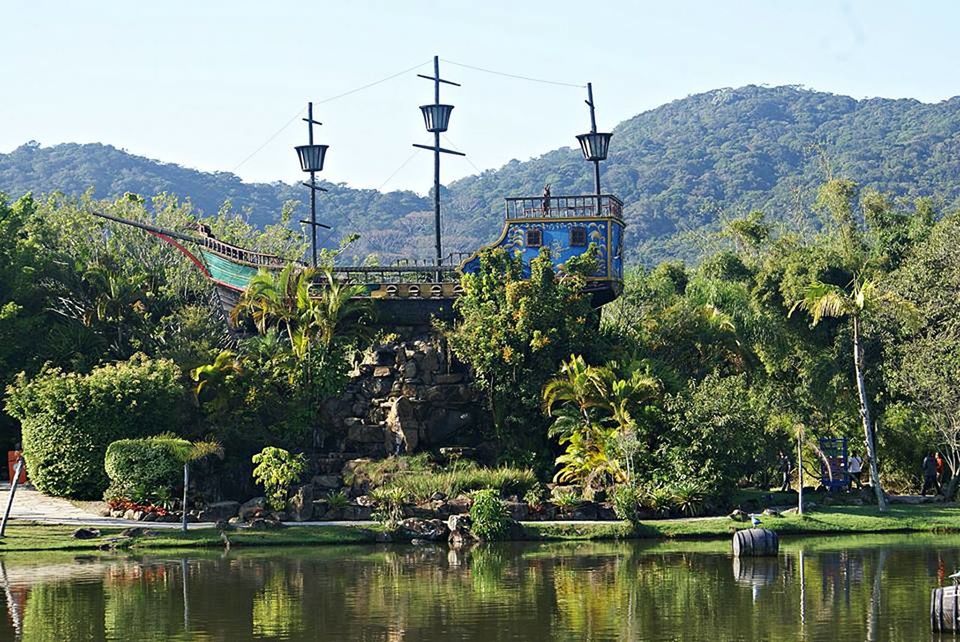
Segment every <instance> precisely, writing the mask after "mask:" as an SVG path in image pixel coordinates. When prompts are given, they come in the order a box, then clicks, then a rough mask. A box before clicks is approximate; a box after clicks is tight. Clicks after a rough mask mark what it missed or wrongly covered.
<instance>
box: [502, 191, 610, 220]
mask: <svg viewBox="0 0 960 642" xmlns="http://www.w3.org/2000/svg"><path fill="white" fill-rule="evenodd" d="M506 216H507V220H508V221H513V220H517V219H525V218H573V217H583V216H609V217H613V218H623V201H621V200H620V199H619V198H617V197H616V196H613V195H610V194H602V195H600V196H596V195H589V196H551V197H550V198H549V199H547V198H544V197H543V196H521V197H519V198H508V199H506Z"/></svg>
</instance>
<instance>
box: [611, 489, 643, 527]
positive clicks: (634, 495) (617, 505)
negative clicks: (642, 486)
mask: <svg viewBox="0 0 960 642" xmlns="http://www.w3.org/2000/svg"><path fill="white" fill-rule="evenodd" d="M640 495H641V493H640V491H639V490H638V489H637V487H636V486H631V485H624V486H617V487H616V488H614V489H613V493H611V497H610V500H611V503H612V504H613V512H614V513H616V514H617V517H619V518H620V519H623V520H626V521H628V522H630V523H631V524H636V523H637V522H638V521H640V503H641V502H640Z"/></svg>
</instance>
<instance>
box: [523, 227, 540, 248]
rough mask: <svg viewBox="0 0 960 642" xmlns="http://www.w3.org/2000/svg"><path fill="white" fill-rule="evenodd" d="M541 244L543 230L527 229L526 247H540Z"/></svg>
mask: <svg viewBox="0 0 960 642" xmlns="http://www.w3.org/2000/svg"><path fill="white" fill-rule="evenodd" d="M541 245H543V230H539V229H533V230H527V247H540V246H541Z"/></svg>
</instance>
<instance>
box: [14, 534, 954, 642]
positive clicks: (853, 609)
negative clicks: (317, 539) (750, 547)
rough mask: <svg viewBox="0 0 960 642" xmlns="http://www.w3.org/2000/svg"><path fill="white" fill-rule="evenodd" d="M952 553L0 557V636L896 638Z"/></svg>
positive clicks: (553, 549) (914, 625)
mask: <svg viewBox="0 0 960 642" xmlns="http://www.w3.org/2000/svg"><path fill="white" fill-rule="evenodd" d="M958 545H960V538H958V537H954V536H951V537H944V536H940V537H933V536H930V537H926V536H919V535H913V536H910V537H909V538H904V537H880V538H864V537H857V538H847V539H841V538H834V539H823V538H821V539H804V540H795V541H794V542H790V541H787V542H784V544H783V546H782V551H781V555H780V556H779V557H778V558H744V559H739V560H734V559H733V558H732V557H731V556H730V554H729V552H728V550H727V547H728V545H727V543H725V542H718V543H667V544H660V545H650V544H639V543H613V544H594V543H591V544H581V543H576V544H573V543H571V544H552V545H524V546H488V547H481V548H477V549H474V550H473V551H469V552H463V551H451V550H448V549H447V548H446V547H436V548H432V547H422V548H421V547H392V548H386V547H379V548H373V547H349V548H346V547H345V548H322V549H313V550H308V551H303V550H296V551H291V552H288V553H285V554H282V555H277V554H275V553H270V554H264V553H259V552H254V551H244V552H240V553H233V554H230V555H227V556H222V557H214V556H210V557H207V556H192V557H191V558H190V559H189V560H187V559H179V558H177V559H171V558H167V557H154V556H147V557H124V558H116V557H101V558H96V559H93V560H90V559H86V560H84V559H81V560H75V559H73V558H70V557H62V556H47V557H44V558H43V559H41V560H37V559H33V558H29V557H18V556H13V555H8V556H6V557H5V558H4V559H3V560H2V561H3V563H2V564H0V581H2V582H3V587H2V588H3V591H2V592H0V597H2V599H3V600H4V605H5V610H6V613H7V616H6V618H5V619H4V620H3V621H0V639H4V640H6V639H10V640H14V639H20V640H27V641H31V640H56V642H64V641H68V640H75V639H76V640H99V639H112V640H132V639H136V640H192V639H207V638H209V639H220V640H233V639H248V638H252V637H257V638H260V639H289V640H316V639H330V640H344V639H362V640H370V641H381V640H382V641H390V642H397V641H400V640H424V639H468V640H469V639H477V640H484V642H497V641H499V640H533V641H537V640H555V639H563V640H573V639H576V640H587V639H620V640H636V639H649V640H659V639H662V640H667V639H676V638H684V639H730V638H739V639H778V640H790V639H811V640H816V639H830V640H844V639H851V640H852V639H857V640H862V639H868V640H873V639H878V638H881V637H891V636H892V637H899V638H902V639H911V638H913V637H916V634H917V632H918V631H926V630H927V628H926V627H928V626H929V623H928V606H929V605H928V599H929V589H930V588H931V587H932V586H934V585H936V583H937V569H938V568H940V567H946V568H957V567H960V557H958V553H957V552H956V551H957V550H958V548H960V547H958ZM811 588H813V591H811ZM816 589H819V590H816ZM897 631H899V632H900V633H899V634H898V635H896V634H893V632H897Z"/></svg>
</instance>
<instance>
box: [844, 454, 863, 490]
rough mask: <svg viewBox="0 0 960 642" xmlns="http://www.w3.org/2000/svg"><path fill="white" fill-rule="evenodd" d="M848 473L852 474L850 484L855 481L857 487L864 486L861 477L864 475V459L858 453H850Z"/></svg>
mask: <svg viewBox="0 0 960 642" xmlns="http://www.w3.org/2000/svg"><path fill="white" fill-rule="evenodd" d="M847 474H849V475H850V486H851V487H852V486H853V484H854V483H855V484H856V485H857V488H858V489H860V488H863V481H862V480H861V479H860V477H861V476H862V475H863V459H861V458H860V456H859V455H858V454H857V453H853V454H852V455H850V459H848V460H847Z"/></svg>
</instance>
